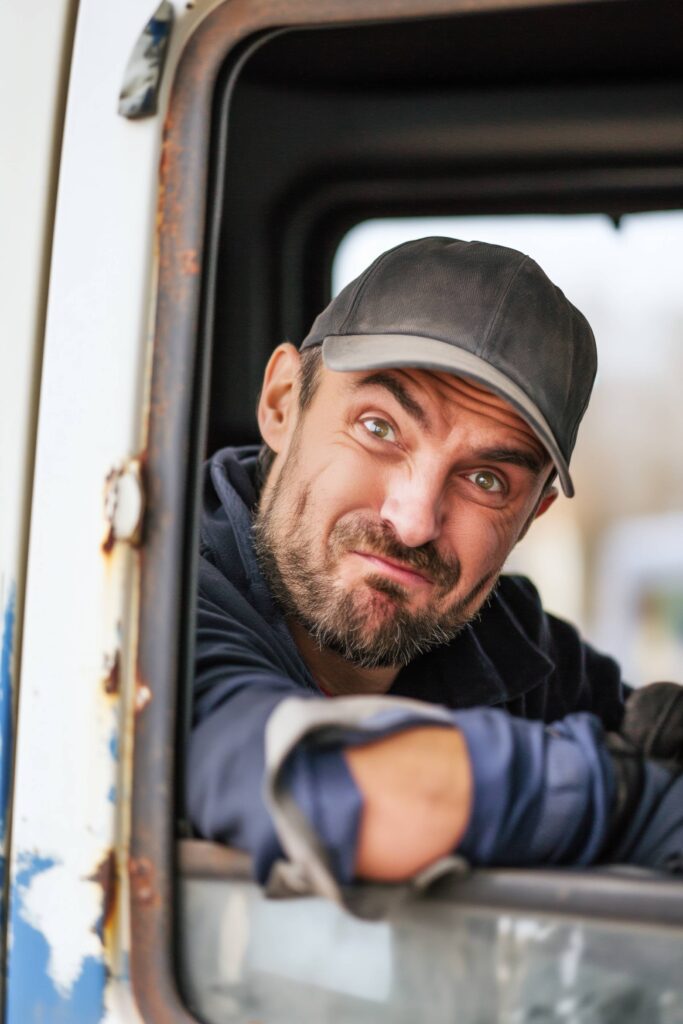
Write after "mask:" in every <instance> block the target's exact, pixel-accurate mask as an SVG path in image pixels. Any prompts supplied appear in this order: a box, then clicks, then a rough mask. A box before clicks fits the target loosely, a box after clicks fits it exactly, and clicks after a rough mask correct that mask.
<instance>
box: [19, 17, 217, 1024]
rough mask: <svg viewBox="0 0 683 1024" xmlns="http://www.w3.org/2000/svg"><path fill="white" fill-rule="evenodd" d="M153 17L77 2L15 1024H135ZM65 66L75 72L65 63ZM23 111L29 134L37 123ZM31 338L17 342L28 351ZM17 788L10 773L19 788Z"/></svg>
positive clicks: (34, 565) (34, 614)
mask: <svg viewBox="0 0 683 1024" xmlns="http://www.w3.org/2000/svg"><path fill="white" fill-rule="evenodd" d="M183 7H184V5H183ZM153 9H154V3H153V2H152V0H120V2H118V3H116V4H108V5H107V4H105V5H103V4H101V3H100V2H98V0H81V3H80V4H79V10H78V19H77V24H76V34H75V40H74V49H73V54H72V64H71V68H70V74H69V90H68V100H67V107H66V120H65V127H64V136H63V148H62V149H61V162H60V164H59V187H58V192H57V200H56V219H55V227H54V237H53V245H52V252H51V260H50V262H49V292H48V295H47V312H46V322H45V340H44V353H43V362H42V379H41V389H40V405H39V416H38V427H37V441H36V453H35V477H34V485H33V501H32V518H31V530H30V542H29V551H28V567H27V575H26V603H25V614H24V623H23V654H22V665H21V685H20V690H19V709H18V721H19V723H20V725H19V730H18V734H17V743H16V765H15V782H14V800H13V821H12V836H11V850H10V888H9V911H8V914H9V941H8V956H7V965H6V977H7V992H6V1000H5V1020H6V1022H7V1024H27V1022H28V1021H45V1022H48V1021H78V1022H79V1024H95V1022H98V1021H102V1020H107V1021H109V1022H114V1021H126V1022H133V1024H134V1022H135V1021H136V1020H138V1019H139V1017H138V1014H137V1011H136V1009H135V1006H134V1002H133V998H132V994H131V986H130V978H129V948H130V929H129V920H128V889H127V864H128V842H129V807H130V776H131V771H132V733H133V719H134V716H135V708H136V701H137V702H138V704H139V702H140V694H139V693H137V691H136V686H135V674H134V670H133V669H132V665H133V660H134V651H135V648H136V643H137V635H136V621H137V619H136V614H135V613H136V607H135V600H136V590H135V584H136V573H137V559H138V557H139V556H138V554H137V551H136V549H135V546H134V543H133V544H131V543H123V542H121V538H120V537H117V536H116V529H117V528H118V527H119V526H120V525H121V524H124V526H123V529H124V531H127V532H128V533H129V534H130V538H131V539H132V540H133V542H135V537H134V533H135V531H134V529H133V527H134V525H135V524H134V519H135V511H134V506H135V499H136V494H135V482H134V479H133V477H134V474H133V477H131V474H130V473H128V474H126V467H127V466H128V467H129V466H130V460H131V459H132V458H133V457H134V456H136V455H137V454H139V452H140V451H141V448H142V445H143V443H144V439H143V436H142V429H143V410H144V401H145V388H146V369H147V358H148V350H147V346H148V330H147V328H148V322H149V308H150V303H151V301H152V298H153V282H154V277H153V266H154V237H155V214H156V191H157V182H158V163H159V150H160V137H161V132H162V120H161V119H160V118H150V119H148V120H146V121H143V122H138V123H131V122H130V121H127V120H125V119H123V118H122V117H120V116H119V115H118V113H117V109H116V108H117V97H118V94H119V91H120V88H121V81H122V74H123V70H124V68H125V63H126V59H127V57H128V55H129V54H130V52H131V49H132V46H133V44H134V42H135V40H136V39H137V38H138V36H139V34H140V32H141V30H142V29H143V27H144V25H145V23H146V22H147V21H148V19H149V16H150V14H151V13H153ZM18 10H19V8H17V9H15V11H14V12H13V15H12V17H13V18H14V19H15V22H16V24H17V25H18V24H19V23H21V24H22V25H23V24H24V22H26V26H25V27H26V31H27V34H29V33H28V29H29V28H30V29H31V32H32V33H33V35H32V36H30V38H28V40H27V44H26V45H27V47H28V49H29V52H30V53H31V54H34V49H31V48H32V47H33V48H35V47H37V48H38V53H39V54H42V53H43V50H45V54H44V55H45V57H46V59H47V58H48V57H49V56H50V52H49V51H50V46H51V45H52V46H54V45H56V42H57V28H56V26H52V21H53V19H52V18H49V19H47V20H46V22H45V26H46V28H45V38H43V34H42V31H41V27H40V26H41V25H42V24H43V22H42V21H41V19H40V18H39V19H36V13H35V11H34V10H32V9H31V5H29V6H28V7H27V12H26V16H25V18H24V17H23V14H19V13H17V12H18ZM196 16H197V15H195V14H192V13H189V14H188V17H190V18H195V17H196ZM51 33H52V34H51ZM29 35H30V34H29ZM15 45H16V41H15ZM55 59H56V61H57V64H58V65H59V63H60V61H61V60H62V57H61V55H60V54H59V53H57V54H56V58H55ZM64 66H65V67H68V60H67V61H66V63H65V65H64ZM29 86H30V82H29V83H27V86H26V87H27V88H29ZM17 89H18V94H20V93H21V88H20V86H19V85H18V86H17ZM17 103H18V105H19V109H20V110H22V109H23V116H24V121H22V122H21V125H20V127H21V130H22V131H23V132H24V133H26V135H27V138H28V139H29V142H30V144H31V145H32V144H33V142H32V140H33V138H34V136H33V134H32V131H29V128H30V127H31V125H32V121H31V118H30V117H28V119H27V120H26V118H27V112H26V108H25V107H23V108H22V107H21V104H19V100H18V99H17ZM56 166H57V165H56V164H55V169H56ZM35 199H36V201H38V200H39V199H40V196H39V194H38V193H36V196H35ZM29 226H30V225H29ZM47 255H48V256H49V255H50V254H49V252H48V254H47ZM14 258H15V259H17V258H18V257H17V256H16V255H15V257H14ZM42 258H43V259H44V258H45V256H44V255H43V257H42ZM47 265H48V264H47V262H46V264H45V266H46V267H47ZM24 301H26V297H25V296H24ZM27 304H28V303H27ZM27 329H28V328H27ZM20 341H21V338H20V336H17V337H16V342H17V349H18V350H19V349H20ZM2 365H3V366H4V348H3V364H2ZM6 382H8V383H9V387H10V388H15V390H17V391H18V390H19V383H20V382H18V381H17V377H16V375H15V376H14V377H13V378H9V379H8V378H7V377H4V378H3V387H2V394H3V396H4V394H5V390H6V387H5V383H6ZM22 386H23V385H22ZM27 387H28V385H27ZM114 467H119V468H118V469H115V470H114V473H113V474H112V473H111V471H112V469H113V468H114ZM117 473H118V474H119V475H118V476H117ZM16 476H17V486H21V480H20V478H19V475H18V474H16ZM131 479H133V483H132V485H131V483H130V481H131ZM3 496H4V491H3ZM0 504H2V505H4V497H3V502H1V503H0ZM131 508H132V512H131ZM3 511H4V509H3ZM19 511H21V509H20V510H19ZM25 513H26V509H24V514H25ZM107 514H110V515H109V518H110V519H111V520H112V522H107ZM3 518H4V517H3ZM112 523H113V528H112ZM3 567H4V562H3ZM3 579H4V577H3ZM10 583H11V581H10ZM14 594H15V590H14V589H13V586H11V585H10V586H7V587H6V586H5V584H4V582H3V595H2V599H3V608H2V616H3V618H2V643H3V654H2V661H0V671H1V673H2V674H1V676H0V684H1V685H0V723H2V725H3V733H2V743H3V765H4V764H5V763H6V759H5V757H4V755H5V751H8V750H9V740H8V737H7V731H8V723H9V721H10V717H9V708H10V704H11V694H10V683H11V669H12V665H13V651H14V650H15V645H16V640H17V636H16V629H14V628H13V620H14V607H15V597H14ZM7 779H8V775H7V772H6V771H4V770H3V771H0V793H1V794H2V795H3V796H4V794H5V793H6V792H7V787H8V781H7ZM3 810H4V807H3ZM4 820H5V819H4V816H3V817H2V818H0V823H4Z"/></svg>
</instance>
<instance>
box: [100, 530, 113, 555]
mask: <svg viewBox="0 0 683 1024" xmlns="http://www.w3.org/2000/svg"><path fill="white" fill-rule="evenodd" d="M115 543H116V537H115V536H114V526H113V524H112V523H109V524H108V526H107V533H106V536H105V538H104V540H103V541H102V551H103V553H104V554H105V555H110V554H111V553H112V551H113V549H114V544H115Z"/></svg>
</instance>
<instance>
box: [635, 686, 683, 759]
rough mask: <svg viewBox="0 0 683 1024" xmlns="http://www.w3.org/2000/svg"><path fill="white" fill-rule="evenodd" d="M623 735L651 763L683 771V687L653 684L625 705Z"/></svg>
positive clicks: (636, 692)
mask: <svg viewBox="0 0 683 1024" xmlns="http://www.w3.org/2000/svg"><path fill="white" fill-rule="evenodd" d="M619 732H620V734H621V735H622V736H623V737H624V739H625V740H626V741H627V742H629V743H631V744H632V745H633V746H634V747H635V748H636V750H639V751H640V752H641V753H642V755H643V756H644V757H647V758H649V759H650V760H651V761H663V762H665V766H666V767H667V768H669V770H670V771H672V772H674V773H678V772H680V771H681V770H682V769H683V686H679V685H678V683H650V685H649V686H644V687H643V688H642V689H640V690H634V691H633V693H632V694H631V696H630V697H629V698H628V700H627V701H626V707H625V709H624V717H623V719H622V723H621V728H620V730H619Z"/></svg>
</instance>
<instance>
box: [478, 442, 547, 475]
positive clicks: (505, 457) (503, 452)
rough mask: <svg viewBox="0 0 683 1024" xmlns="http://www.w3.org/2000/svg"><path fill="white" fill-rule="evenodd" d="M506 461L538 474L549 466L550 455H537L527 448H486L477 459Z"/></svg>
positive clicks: (479, 453)
mask: <svg viewBox="0 0 683 1024" xmlns="http://www.w3.org/2000/svg"><path fill="white" fill-rule="evenodd" d="M479 460H481V461H482V462H506V463H508V464H509V465H512V466H521V467H522V468H523V469H528V470H529V471H530V472H532V473H535V474H536V476H538V475H539V474H540V473H542V472H543V470H544V469H546V467H547V466H548V457H547V456H545V455H536V453H535V452H531V451H528V450H527V449H526V448H485V449H483V450H482V451H479V452H477V461H479Z"/></svg>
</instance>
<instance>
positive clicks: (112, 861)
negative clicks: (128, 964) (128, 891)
mask: <svg viewBox="0 0 683 1024" xmlns="http://www.w3.org/2000/svg"><path fill="white" fill-rule="evenodd" d="M88 881H89V882H97V884H98V885H101V886H102V892H103V894H104V907H103V910H102V917H101V918H100V919H99V920H98V922H97V924H96V925H95V931H96V932H97V934H98V935H99V937H100V939H102V940H103V941H104V931H105V928H107V927H108V926H109V925H110V924H111V920H112V917H113V915H114V908H115V906H116V890H117V886H118V872H117V869H116V854H115V853H114V851H113V850H110V851H109V852H108V853H107V855H106V856H105V857H104V858H103V859H102V860H101V861H100V863H99V864H98V865H97V867H96V868H95V871H94V873H93V874H92V875H89V876H88Z"/></svg>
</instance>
